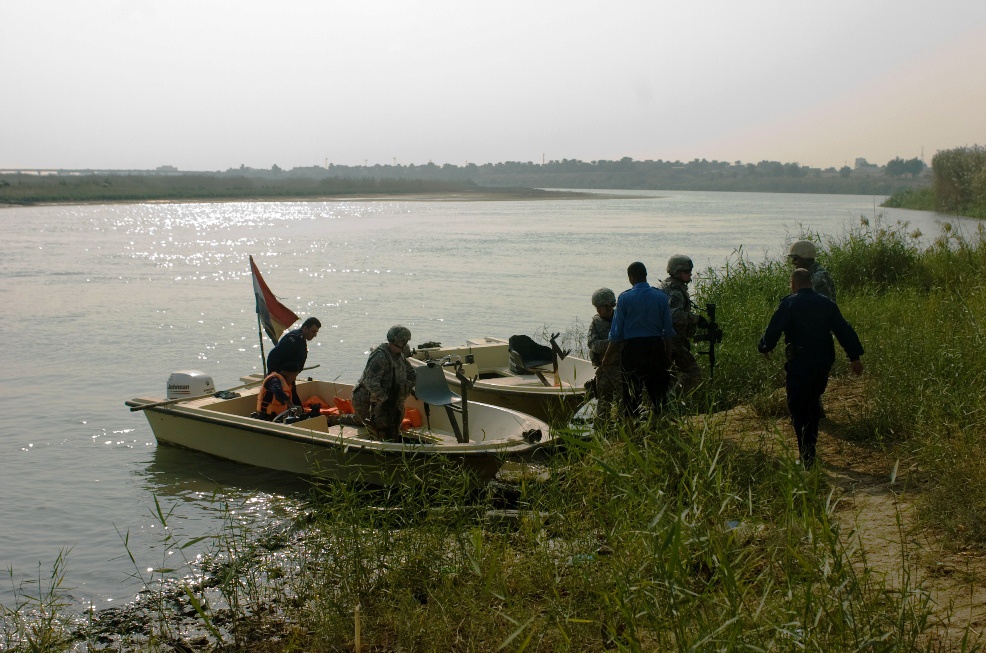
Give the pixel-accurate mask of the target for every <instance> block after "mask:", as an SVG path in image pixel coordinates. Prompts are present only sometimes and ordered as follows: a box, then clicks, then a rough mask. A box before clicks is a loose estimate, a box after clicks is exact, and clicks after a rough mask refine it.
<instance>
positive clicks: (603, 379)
mask: <svg viewBox="0 0 986 653" xmlns="http://www.w3.org/2000/svg"><path fill="white" fill-rule="evenodd" d="M622 396H623V372H622V371H621V370H620V364H619V362H617V363H616V364H615V365H613V364H610V365H605V366H603V365H600V366H599V367H597V368H596V420H597V421H599V420H606V421H608V420H610V419H612V418H613V407H614V406H618V405H619V401H620V399H621V397H622Z"/></svg>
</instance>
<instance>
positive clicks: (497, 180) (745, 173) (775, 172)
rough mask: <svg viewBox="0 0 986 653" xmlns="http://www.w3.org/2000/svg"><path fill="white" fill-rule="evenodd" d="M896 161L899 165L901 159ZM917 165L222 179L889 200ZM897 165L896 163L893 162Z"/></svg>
mask: <svg viewBox="0 0 986 653" xmlns="http://www.w3.org/2000/svg"><path fill="white" fill-rule="evenodd" d="M894 161H899V159H895V160H894ZM916 161H917V164H918V165H919V166H920V167H918V168H915V167H914V165H913V164H911V167H908V168H907V169H906V170H905V171H903V172H902V171H901V170H899V169H898V167H893V168H891V169H884V168H881V167H879V166H876V165H870V164H866V165H865V166H864V167H862V168H857V169H852V168H850V167H848V166H844V167H843V168H841V169H836V168H828V169H825V170H822V169H819V168H809V167H806V166H801V165H799V164H797V163H780V162H778V161H761V162H760V163H742V162H740V161H736V162H735V163H729V162H727V161H707V160H705V159H695V160H693V161H689V162H687V163H683V162H681V161H663V160H658V161H650V160H648V161H635V160H633V159H631V158H630V157H624V158H623V159H620V160H618V161H605V160H603V161H580V160H577V159H563V160H561V161H548V162H545V163H533V162H530V161H528V162H526V163H525V162H519V161H506V162H502V163H485V164H481V165H477V164H474V163H467V164H465V165H462V166H457V165H453V164H451V163H446V164H444V165H441V166H439V165H436V164H434V163H427V164H424V165H414V164H408V165H379V164H378V165H373V166H344V165H334V164H329V165H328V166H326V167H322V166H311V167H302V168H293V169H292V170H290V171H285V170H281V169H280V168H279V167H277V166H273V167H272V168H271V169H270V170H258V169H254V168H248V167H245V166H241V167H240V168H231V169H229V170H227V171H226V172H224V173H221V174H223V175H237V174H240V175H243V174H245V175H259V176H263V177H265V178H271V177H275V178H276V177H284V176H289V177H308V178H311V179H321V178H325V177H341V178H366V177H369V178H373V179H442V180H448V181H460V182H471V183H475V184H476V185H478V186H482V187H488V188H498V187H510V188H517V187H527V188H570V189H590V188H592V189H619V190H713V191H754V192H782V193H842V194H860V195H890V194H892V193H894V192H896V191H899V190H903V189H908V188H920V187H923V186H927V185H928V184H929V183H930V180H929V179H928V178H927V177H925V176H921V175H920V174H919V173H920V172H921V170H923V168H924V167H925V166H924V164H923V163H922V162H920V160H916ZM891 163H893V162H891Z"/></svg>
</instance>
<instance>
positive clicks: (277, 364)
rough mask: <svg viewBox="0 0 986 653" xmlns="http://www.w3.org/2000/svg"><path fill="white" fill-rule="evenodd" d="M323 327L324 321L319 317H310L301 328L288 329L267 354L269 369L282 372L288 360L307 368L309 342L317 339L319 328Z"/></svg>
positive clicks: (301, 367) (269, 370) (299, 367)
mask: <svg viewBox="0 0 986 653" xmlns="http://www.w3.org/2000/svg"><path fill="white" fill-rule="evenodd" d="M321 328H322V323H321V322H319V321H318V318H317V317H310V318H308V319H307V320H305V322H304V324H302V325H301V328H300V329H294V330H293V331H288V332H287V333H285V334H284V335H283V336H281V339H280V340H278V341H277V344H276V345H274V348H273V349H271V350H270V353H269V354H267V371H268V372H280V371H281V366H283V365H284V364H285V363H286V362H288V361H294V362H295V363H297V364H298V369H299V371H300V370H303V369H305V361H307V360H308V342H309V341H311V340H314V339H315V336H317V335H318V330H319V329H321Z"/></svg>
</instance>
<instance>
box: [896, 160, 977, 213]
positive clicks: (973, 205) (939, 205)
mask: <svg viewBox="0 0 986 653" xmlns="http://www.w3.org/2000/svg"><path fill="white" fill-rule="evenodd" d="M931 167H932V170H933V177H932V179H933V183H932V185H931V186H930V187H928V188H921V189H912V190H905V191H900V192H897V193H895V194H894V195H893V197H891V198H890V199H888V200H887V201H886V202H884V206H890V207H899V208H905V209H919V210H925V211H940V212H942V213H953V214H957V215H966V216H969V217H973V218H986V148H984V147H983V146H981V145H973V146H971V147H958V148H954V149H951V150H940V151H939V152H938V153H937V154H935V156H934V157H933V158H932V160H931Z"/></svg>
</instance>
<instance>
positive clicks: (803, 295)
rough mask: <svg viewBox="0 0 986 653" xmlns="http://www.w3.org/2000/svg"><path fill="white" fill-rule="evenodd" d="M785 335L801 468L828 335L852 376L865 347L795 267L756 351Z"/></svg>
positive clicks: (809, 461) (829, 354)
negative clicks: (845, 358)
mask: <svg viewBox="0 0 986 653" xmlns="http://www.w3.org/2000/svg"><path fill="white" fill-rule="evenodd" d="M782 333H783V334H784V342H785V343H786V346H785V355H786V358H787V362H786V363H785V364H784V369H785V371H786V372H787V384H786V386H787V406H788V409H789V410H790V411H791V423H792V424H793V426H794V432H795V434H796V435H797V436H798V450H799V452H800V453H801V461H802V463H803V464H804V466H805V469H810V468H811V467H812V465H813V464H814V463H815V444H816V443H817V441H818V420H819V417H820V415H819V406H820V399H821V397H822V393H823V392H825V386H826V385H827V384H828V379H829V372H830V371H831V369H832V364H833V363H834V362H835V346H834V345H833V343H832V334H833V333H834V334H835V337H836V339H838V341H839V345H841V346H842V348H843V349H844V350H845V352H846V355H847V356H848V357H849V361H850V363H849V365H850V368H851V369H852V372H853V374H856V375H859V374H862V373H863V363H862V362H861V361H860V360H859V357H860V356H862V355H863V345H862V344H860V342H859V337H858V336H857V335H856V332H855V331H854V330H853V328H852V326H850V325H849V323H848V322H846V320H845V318H844V317H842V313H841V312H840V311H839V307H838V306H836V304H835V302H833V301H832V300H831V299H829V298H828V297H825V296H824V295H822V294H820V293H818V292H815V291H814V290H813V289H812V279H811V273H810V272H809V271H808V270H805V269H804V268H798V269H797V270H795V271H794V272H793V273H792V274H791V294H790V295H788V296H787V297H785V298H784V299H783V300H781V304H780V306H778V307H777V310H776V311H774V316H773V317H772V318H771V319H770V324H769V325H768V326H767V330H766V331H765V332H764V334H763V337H762V338H760V344H759V345H758V346H757V349H758V350H759V351H760V353H762V354H764V355H765V356H769V354H770V352H771V351H773V349H774V347H776V346H777V342H778V341H779V340H780V337H781V334H782Z"/></svg>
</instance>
